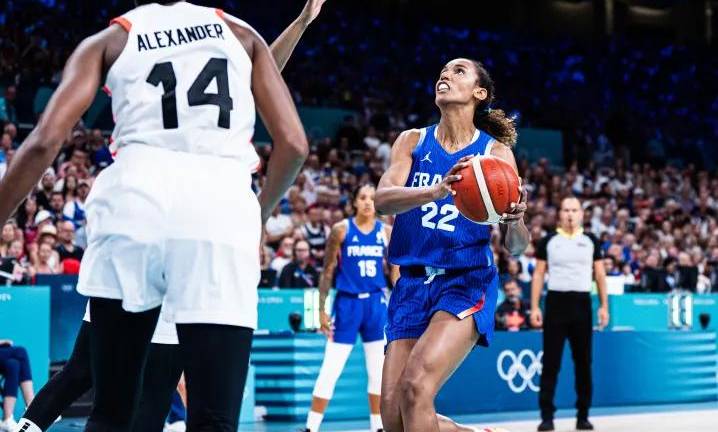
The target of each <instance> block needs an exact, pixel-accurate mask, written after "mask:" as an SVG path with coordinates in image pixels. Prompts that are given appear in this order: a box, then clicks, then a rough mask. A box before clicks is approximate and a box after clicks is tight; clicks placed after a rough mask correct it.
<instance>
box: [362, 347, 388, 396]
mask: <svg viewBox="0 0 718 432" xmlns="http://www.w3.org/2000/svg"><path fill="white" fill-rule="evenodd" d="M364 356H365V357H366V366H367V367H366V369H367V378H368V380H367V381H368V386H367V392H368V393H369V394H374V395H378V394H381V375H382V367H383V365H384V341H377V342H368V343H365V344H364Z"/></svg>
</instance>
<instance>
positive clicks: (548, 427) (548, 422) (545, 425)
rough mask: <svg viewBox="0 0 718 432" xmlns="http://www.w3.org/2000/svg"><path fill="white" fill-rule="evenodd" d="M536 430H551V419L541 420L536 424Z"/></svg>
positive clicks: (540, 431) (542, 431)
mask: <svg viewBox="0 0 718 432" xmlns="http://www.w3.org/2000/svg"><path fill="white" fill-rule="evenodd" d="M536 430H537V431H538V432H544V431H552V430H554V428H553V420H543V421H542V422H541V424H540V425H538V429H536Z"/></svg>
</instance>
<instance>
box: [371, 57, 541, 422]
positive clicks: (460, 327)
mask: <svg viewBox="0 0 718 432" xmlns="http://www.w3.org/2000/svg"><path fill="white" fill-rule="evenodd" d="M493 98H494V85H493V81H492V79H491V77H490V76H489V74H488V72H487V71H486V69H484V67H483V66H482V65H481V63H479V62H477V61H473V60H468V59H463V58H459V59H455V60H452V61H450V62H449V63H447V64H446V66H445V67H444V68H443V70H442V71H441V75H440V78H439V81H438V82H437V83H436V100H435V102H436V105H437V106H438V107H439V110H440V111H441V120H440V121H439V123H438V124H437V125H434V126H430V127H427V128H424V129H421V130H410V131H406V132H404V133H402V134H401V135H400V136H399V138H398V139H397V141H396V142H395V143H394V146H393V149H392V156H391V166H390V167H389V169H388V170H387V171H386V172H385V173H384V175H383V177H382V178H381V181H380V183H379V188H378V189H377V193H376V207H377V209H378V211H379V212H380V213H383V214H397V215H398V216H397V217H396V221H395V224H394V232H393V235H392V242H391V245H390V247H389V261H390V262H391V263H392V264H396V265H399V266H400V273H401V278H400V279H399V281H398V282H397V284H396V287H395V288H394V291H393V292H392V296H391V300H390V302H389V320H388V323H387V328H386V336H387V342H388V345H387V350H386V359H385V361H384V372H383V380H382V392H381V398H382V403H381V414H382V419H383V421H384V427H385V429H386V430H387V431H391V432H399V431H402V430H406V431H412V432H425V431H426V432H428V431H432V432H435V431H455V430H469V431H470V430H473V429H471V428H465V427H463V426H459V425H456V424H455V423H453V422H451V421H450V420H448V419H446V418H444V417H441V416H437V414H436V411H435V409H434V397H435V396H436V394H437V392H438V391H439V389H440V388H441V386H442V384H443V383H444V382H445V381H446V380H447V379H448V378H449V376H450V375H451V374H452V372H453V371H454V370H455V369H456V368H457V367H458V366H459V365H460V364H461V362H462V361H463V359H464V358H465V357H466V355H467V354H468V353H469V352H470V351H471V349H472V348H473V347H474V346H475V345H477V344H479V345H488V344H489V342H490V341H491V338H492V335H493V329H494V309H495V305H496V296H497V289H498V275H497V269H496V266H495V264H494V262H493V253H492V251H491V247H490V237H491V228H490V227H489V226H485V225H477V224H474V223H473V222H471V221H469V220H468V219H466V218H464V217H463V216H461V215H460V214H459V212H458V210H457V209H456V207H455V206H454V204H453V198H452V195H453V191H452V183H453V182H455V181H458V180H459V179H460V176H459V175H458V174H457V172H459V171H460V170H461V169H463V168H465V167H467V166H468V163H469V162H468V161H469V159H470V158H471V156H472V155H493V156H496V157H499V158H502V159H504V160H506V161H507V162H509V163H510V164H511V165H513V166H514V168H516V161H515V159H514V156H513V152H512V150H511V148H512V146H513V145H514V144H515V142H516V130H515V127H514V124H513V121H512V120H510V119H508V118H507V117H506V116H505V115H504V113H503V112H502V111H500V110H491V109H490V106H491V103H492V101H493ZM525 199H526V198H525V194H522V199H521V200H520V202H519V203H516V204H515V205H514V206H513V211H512V212H511V213H509V214H504V215H502V218H501V226H502V231H503V233H504V238H505V241H504V246H505V247H506V248H507V249H508V250H509V251H510V252H511V253H512V254H519V253H521V252H522V251H523V250H524V249H525V248H526V246H527V244H528V242H529V232H528V230H527V229H526V226H525V225H524V223H523V213H524V212H525V210H526V204H525Z"/></svg>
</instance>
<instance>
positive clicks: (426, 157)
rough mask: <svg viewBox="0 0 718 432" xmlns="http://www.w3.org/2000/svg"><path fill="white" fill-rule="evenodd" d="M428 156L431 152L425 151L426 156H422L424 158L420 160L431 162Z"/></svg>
mask: <svg viewBox="0 0 718 432" xmlns="http://www.w3.org/2000/svg"><path fill="white" fill-rule="evenodd" d="M430 156H431V152H429V153H427V154H426V156H424V159H422V160H421V162H429V163H433V162H432V161H431V158H430Z"/></svg>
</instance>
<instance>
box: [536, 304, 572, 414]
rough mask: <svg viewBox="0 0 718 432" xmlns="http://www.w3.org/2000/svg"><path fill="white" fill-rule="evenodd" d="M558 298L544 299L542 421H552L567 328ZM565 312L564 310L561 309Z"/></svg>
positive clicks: (540, 395)
mask: <svg viewBox="0 0 718 432" xmlns="http://www.w3.org/2000/svg"><path fill="white" fill-rule="evenodd" d="M560 300H561V299H560V298H557V297H555V295H552V294H549V295H548V296H547V297H546V313H545V314H544V325H543V369H542V371H541V389H540V391H539V408H540V409H541V420H542V421H547V422H548V421H553V415H554V412H556V406H555V405H554V395H555V393H556V380H557V378H558V373H559V371H560V369H561V357H562V356H563V346H564V344H565V342H566V336H567V328H566V324H565V323H564V322H563V320H562V316H561V315H560V314H561V313H562V312H561V310H562V308H561V307H560V306H559V307H557V305H556V302H557V301H560ZM563 310H565V309H563Z"/></svg>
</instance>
